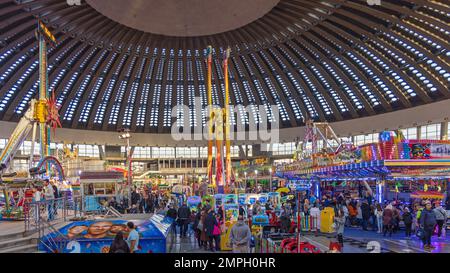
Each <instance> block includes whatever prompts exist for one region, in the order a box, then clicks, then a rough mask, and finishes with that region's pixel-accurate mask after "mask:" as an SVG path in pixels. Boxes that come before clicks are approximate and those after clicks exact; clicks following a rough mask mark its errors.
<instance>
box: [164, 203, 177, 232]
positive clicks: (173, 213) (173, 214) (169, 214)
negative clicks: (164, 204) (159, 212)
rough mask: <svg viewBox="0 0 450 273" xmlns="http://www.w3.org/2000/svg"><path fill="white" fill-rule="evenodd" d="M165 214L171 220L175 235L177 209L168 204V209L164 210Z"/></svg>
mask: <svg viewBox="0 0 450 273" xmlns="http://www.w3.org/2000/svg"><path fill="white" fill-rule="evenodd" d="M166 216H167V217H169V218H170V219H171V220H172V231H173V234H174V236H177V222H176V219H177V210H176V209H175V208H174V207H173V205H170V206H169V209H168V210H167V212H166Z"/></svg>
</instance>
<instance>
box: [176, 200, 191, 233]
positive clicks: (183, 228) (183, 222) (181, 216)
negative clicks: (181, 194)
mask: <svg viewBox="0 0 450 273" xmlns="http://www.w3.org/2000/svg"><path fill="white" fill-rule="evenodd" d="M190 217H191V210H190V209H189V208H188V206H187V205H186V202H183V204H182V205H181V207H180V208H179V209H178V224H179V225H180V238H181V237H186V234H187V231H188V225H189V218H190Z"/></svg>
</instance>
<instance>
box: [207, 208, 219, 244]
mask: <svg viewBox="0 0 450 273" xmlns="http://www.w3.org/2000/svg"><path fill="white" fill-rule="evenodd" d="M217 224H218V223H217V220H216V217H215V215H214V209H213V208H209V210H208V213H207V214H206V218H205V223H204V229H205V235H206V238H207V242H208V244H209V249H210V250H211V251H214V250H215V249H214V246H213V240H214V227H215V226H216V225H217Z"/></svg>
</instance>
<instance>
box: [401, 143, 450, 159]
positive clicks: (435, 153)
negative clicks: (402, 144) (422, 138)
mask: <svg viewBox="0 0 450 273" xmlns="http://www.w3.org/2000/svg"><path fill="white" fill-rule="evenodd" d="M409 148H410V158H411V159H432V158H450V144H442V143H413V144H409Z"/></svg>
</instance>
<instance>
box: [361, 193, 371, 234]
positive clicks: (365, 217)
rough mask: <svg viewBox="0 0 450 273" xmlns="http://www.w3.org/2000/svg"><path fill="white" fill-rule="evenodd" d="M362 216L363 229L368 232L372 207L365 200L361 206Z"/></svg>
mask: <svg viewBox="0 0 450 273" xmlns="http://www.w3.org/2000/svg"><path fill="white" fill-rule="evenodd" d="M361 214H362V228H363V230H367V224H368V222H369V219H370V205H369V203H368V202H367V200H364V202H363V203H362V205H361Z"/></svg>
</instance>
